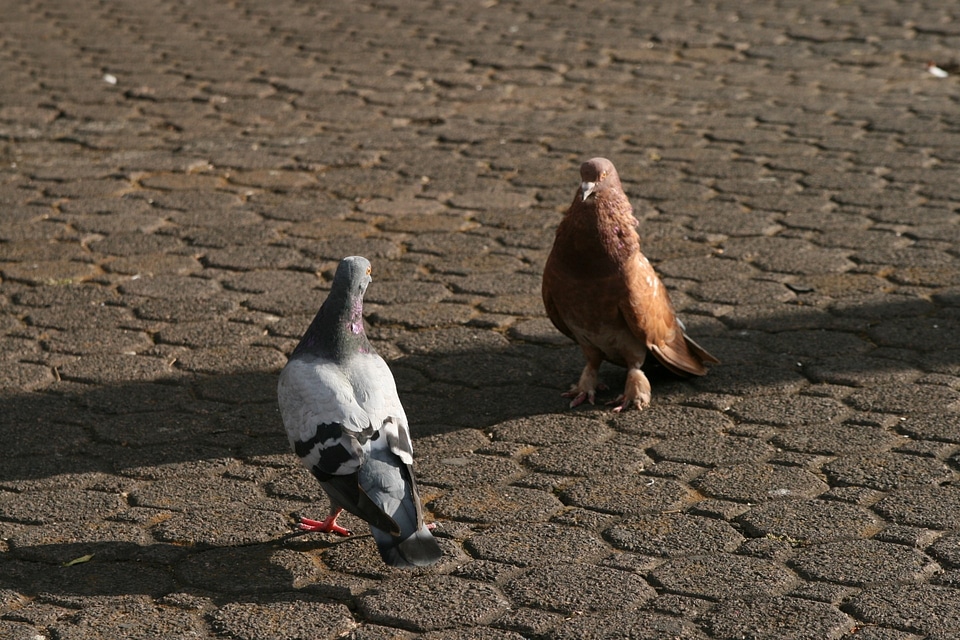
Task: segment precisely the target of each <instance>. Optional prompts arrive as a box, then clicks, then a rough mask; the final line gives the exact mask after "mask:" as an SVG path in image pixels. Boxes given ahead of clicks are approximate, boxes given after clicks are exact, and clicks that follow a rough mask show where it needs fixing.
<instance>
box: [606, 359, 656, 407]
mask: <svg viewBox="0 0 960 640" xmlns="http://www.w3.org/2000/svg"><path fill="white" fill-rule="evenodd" d="M607 404H609V405H612V404H619V405H620V406H618V407H616V408H615V409H614V410H613V412H614V413H620V412H621V411H625V410H627V409H630V408H632V407H636V408H637V410H641V409H643V408H644V407H647V406H649V405H650V382H649V381H648V380H647V376H645V375H643V371H641V370H640V366H639V365H638V366H636V367H632V368H630V369H628V370H627V384H626V387H625V388H624V390H623V395H622V396H620V397H619V398H617V399H616V400H614V401H613V402H608V403H607Z"/></svg>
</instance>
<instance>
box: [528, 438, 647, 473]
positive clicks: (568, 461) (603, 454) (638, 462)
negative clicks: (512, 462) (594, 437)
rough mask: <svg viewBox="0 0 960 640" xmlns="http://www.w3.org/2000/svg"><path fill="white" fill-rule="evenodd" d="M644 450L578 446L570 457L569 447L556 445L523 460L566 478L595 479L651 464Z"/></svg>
mask: <svg viewBox="0 0 960 640" xmlns="http://www.w3.org/2000/svg"><path fill="white" fill-rule="evenodd" d="M651 463H652V461H651V460H650V458H648V457H647V456H646V454H644V452H643V450H642V449H637V448H635V447H627V446H621V445H617V444H614V443H605V444H595V445H585V446H582V447H578V448H577V451H576V456H571V455H570V451H569V447H568V446H564V445H554V446H551V447H545V448H543V449H539V450H537V451H535V452H533V453H531V454H530V455H528V456H526V457H525V458H524V464H525V465H526V466H528V467H530V468H531V469H534V470H536V471H540V472H543V473H555V474H560V475H566V476H593V475H605V474H612V473H616V472H618V471H620V472H623V473H625V474H632V473H634V472H636V471H642V470H643V469H644V468H645V467H646V466H647V465H649V464H651Z"/></svg>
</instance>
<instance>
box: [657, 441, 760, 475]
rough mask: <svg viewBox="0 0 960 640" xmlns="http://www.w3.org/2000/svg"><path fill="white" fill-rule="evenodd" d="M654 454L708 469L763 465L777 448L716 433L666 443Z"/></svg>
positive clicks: (658, 445)
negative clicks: (732, 465)
mask: <svg viewBox="0 0 960 640" xmlns="http://www.w3.org/2000/svg"><path fill="white" fill-rule="evenodd" d="M650 451H651V452H652V454H653V456H654V457H655V458H663V459H666V460H670V461H674V462H687V463H690V464H696V465H700V466H704V467H714V466H718V465H731V464H742V463H747V462H759V461H761V460H764V459H766V458H768V457H770V456H771V455H772V454H773V452H774V451H773V447H771V446H770V445H768V444H767V443H765V442H763V441H761V440H757V439H755V438H742V437H738V436H728V435H720V434H712V433H711V434H704V435H702V436H697V437H693V436H685V437H679V438H671V439H669V440H663V441H662V442H659V443H657V444H655V445H653V446H652V447H651V448H650Z"/></svg>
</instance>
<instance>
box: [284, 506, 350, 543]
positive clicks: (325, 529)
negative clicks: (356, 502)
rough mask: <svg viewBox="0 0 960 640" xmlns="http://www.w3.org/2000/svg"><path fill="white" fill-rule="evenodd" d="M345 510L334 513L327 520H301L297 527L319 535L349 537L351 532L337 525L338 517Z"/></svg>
mask: <svg viewBox="0 0 960 640" xmlns="http://www.w3.org/2000/svg"><path fill="white" fill-rule="evenodd" d="M341 511H343V509H337V510H336V511H335V512H334V513H331V514H330V515H329V516H327V519H326V520H311V519H310V518H300V522H299V523H297V527H298V528H299V529H300V530H301V531H311V532H319V533H336V534H337V535H341V536H349V535H350V530H349V529H345V528H344V527H341V526H340V525H338V524H337V517H338V516H339V515H340V512H341Z"/></svg>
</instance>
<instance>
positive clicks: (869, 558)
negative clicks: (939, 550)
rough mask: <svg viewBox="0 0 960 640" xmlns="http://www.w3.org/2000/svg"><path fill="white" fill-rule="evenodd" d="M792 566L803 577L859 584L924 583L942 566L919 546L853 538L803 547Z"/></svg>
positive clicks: (863, 585) (793, 559)
mask: <svg viewBox="0 0 960 640" xmlns="http://www.w3.org/2000/svg"><path fill="white" fill-rule="evenodd" d="M789 564H790V566H791V567H793V568H794V570H796V571H797V572H798V573H799V574H800V575H801V576H804V577H806V578H809V579H812V580H826V581H828V582H835V583H838V584H844V585H851V586H856V587H865V586H873V585H878V584H884V583H891V582H893V583H910V582H921V581H923V580H925V579H926V578H927V577H929V576H930V575H931V574H932V573H933V572H934V571H936V570H937V569H938V567H937V564H936V563H935V562H933V561H932V560H931V559H930V558H929V557H928V556H926V555H924V554H923V553H921V552H919V551H917V550H916V549H904V548H902V547H901V546H899V545H893V544H890V543H885V542H879V541H877V540H851V541H843V542H832V543H829V544H819V545H813V546H809V547H804V548H802V549H800V550H799V551H798V552H797V553H796V555H795V556H794V557H793V558H791V559H790V562H789Z"/></svg>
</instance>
